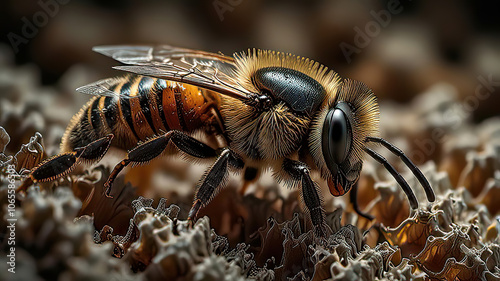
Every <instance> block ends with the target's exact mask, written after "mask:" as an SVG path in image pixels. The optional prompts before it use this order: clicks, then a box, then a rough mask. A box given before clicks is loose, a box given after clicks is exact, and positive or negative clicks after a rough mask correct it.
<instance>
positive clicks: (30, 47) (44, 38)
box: [0, 0, 500, 121]
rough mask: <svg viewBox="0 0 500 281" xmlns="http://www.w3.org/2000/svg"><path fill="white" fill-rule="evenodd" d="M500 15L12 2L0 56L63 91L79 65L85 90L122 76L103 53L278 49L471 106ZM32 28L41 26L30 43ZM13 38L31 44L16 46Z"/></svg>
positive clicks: (283, 5) (376, 82) (407, 95)
mask: <svg viewBox="0 0 500 281" xmlns="http://www.w3.org/2000/svg"><path fill="white" fill-rule="evenodd" d="M395 2H399V6H398V7H400V8H399V9H400V10H402V11H401V12H400V13H398V14H392V15H391V18H390V20H387V22H386V23H387V24H384V25H385V26H381V25H380V24H379V23H376V21H375V19H374V16H373V14H374V13H377V14H380V13H383V11H384V10H388V5H393V4H394V3H395ZM41 3H45V5H44V4H41ZM54 4H55V6H54ZM47 5H48V6H50V10H51V11H54V12H51V14H48V13H47V11H45V10H44V8H43V6H47ZM42 14H45V16H43V15H42ZM497 14H498V8H497V4H495V1H454V0H445V1H430V0H429V1H407V0H401V1H362V0H354V1H352V0H336V1H320V0H314V1H298V0H293V1H290V0H286V1H285V0H282V1H277V0H275V1H263V0H207V1H194V0H177V1H151V0H150V1H143V0H141V1H139V0H137V1H132V0H125V1H124V0H107V1H97V0H95V1H90V0H87V1H84V0H64V1H63V0H60V1H57V0H41V1H35V0H3V1H1V4H0V21H1V24H0V29H1V34H2V36H1V39H0V40H1V41H0V43H2V45H3V47H2V48H0V52H1V53H2V54H3V55H4V56H3V57H4V58H5V59H6V60H9V61H11V63H14V62H15V64H17V65H27V64H34V65H36V66H37V68H39V70H40V72H39V76H40V78H39V80H40V82H41V83H42V84H44V85H55V86H56V87H58V86H60V81H61V77H63V76H64V74H65V73H68V71H69V70H71V69H72V68H73V67H75V66H77V67H83V68H84V69H85V72H86V73H87V74H88V76H85V77H82V78H81V80H79V81H78V82H79V83H87V82H91V81H93V80H95V79H100V78H104V77H107V76H111V75H117V72H114V71H113V70H111V68H110V67H111V66H113V65H114V62H112V61H111V60H110V59H108V58H105V57H103V56H101V55H98V54H96V53H93V52H92V51H91V48H92V47H93V46H96V45H103V44H154V43H165V44H171V45H176V46H182V47H188V48H193V49H201V50H206V51H212V52H218V51H221V52H223V53H224V54H232V53H233V52H237V51H244V50H246V49H248V48H263V49H273V50H279V51H285V52H291V53H294V54H297V55H301V56H306V57H309V58H312V59H314V60H317V61H319V62H321V63H323V64H325V65H327V66H329V67H330V68H333V69H334V70H336V71H337V72H339V73H340V74H341V75H342V76H344V77H350V78H354V79H358V80H361V81H363V82H365V83H366V84H368V86H370V87H371V88H373V89H374V91H375V93H376V94H377V96H378V97H379V98H380V99H381V100H390V99H392V100H395V101H397V102H408V101H409V100H411V99H412V98H413V97H415V96H416V95H418V94H419V93H421V92H423V91H425V90H426V89H428V88H429V87H431V86H432V85H434V84H436V83H441V82H444V83H449V84H451V85H453V86H454V87H455V88H456V90H457V92H458V94H459V96H460V98H462V99H463V98H465V97H467V96H468V95H471V94H473V92H474V90H475V88H476V87H477V85H478V81H477V77H478V76H479V75H483V76H484V77H487V76H488V75H493V76H494V77H497V76H499V75H498V74H499V73H500V70H499V68H500V63H499V58H500V37H499V32H498V31H499V17H498V15H497ZM27 21H28V22H30V23H32V24H34V26H35V31H34V32H31V34H29V36H26V34H24V35H23V30H24V29H26V25H27V23H26V22H27ZM37 22H38V24H37ZM370 24H372V26H373V24H375V25H378V28H379V29H378V30H377V29H375V32H374V33H373V34H375V35H374V36H373V37H368V38H369V40H368V43H367V44H366V46H363V48H358V53H354V54H352V56H350V58H349V59H348V58H346V56H345V55H344V54H343V51H342V49H341V44H342V42H344V44H349V45H350V46H353V47H356V46H357V47H359V45H356V43H355V37H356V28H359V29H361V30H365V29H366V28H367V27H368V26H369V25H370ZM14 34H15V35H14ZM365 34H366V33H365ZM13 36H20V37H22V38H23V41H22V42H21V43H19V42H18V43H17V46H13V45H16V43H14V44H13V43H12V40H13ZM28 37H30V38H28ZM16 38H19V37H16ZM16 49H18V50H16ZM351 59H352V60H351ZM13 61H14V62H13ZM496 81H500V79H497V80H496ZM498 94H499V91H498V87H496V88H495V93H494V95H493V98H492V99H490V100H488V102H484V103H482V104H481V105H480V107H479V108H478V110H475V111H474V113H473V115H474V119H475V120H476V121H479V120H483V119H485V118H487V117H490V116H492V115H496V113H497V112H498V110H497V109H496V104H498V103H499V102H500V99H499V98H498V96H499V95H498ZM0 95H1V93H0ZM78 106H80V105H78Z"/></svg>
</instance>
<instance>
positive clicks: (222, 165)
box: [188, 148, 245, 222]
mask: <svg viewBox="0 0 500 281" xmlns="http://www.w3.org/2000/svg"><path fill="white" fill-rule="evenodd" d="M244 166H245V163H244V162H243V160H242V159H241V158H240V157H239V156H238V155H237V154H236V153H234V152H233V151H232V150H231V149H230V148H224V149H223V150H222V153H221V154H220V155H219V157H218V158H217V160H216V161H215V163H214V164H213V165H212V166H211V167H210V168H209V169H208V170H207V172H205V176H204V177H203V178H202V179H201V181H200V186H199V188H198V189H197V190H196V194H195V196H194V202H193V206H192V207H191V210H190V211H189V216H188V220H189V221H191V222H193V221H194V220H195V219H196V216H197V215H198V211H199V210H200V209H201V208H203V207H205V206H207V205H208V203H210V201H212V199H213V198H214V197H215V195H217V193H218V192H219V190H220V189H221V188H222V187H224V184H225V181H226V179H227V174H228V173H227V172H228V168H229V167H232V168H235V169H238V170H241V169H243V167H244Z"/></svg>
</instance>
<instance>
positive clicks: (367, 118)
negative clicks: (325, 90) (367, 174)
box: [309, 79, 379, 179]
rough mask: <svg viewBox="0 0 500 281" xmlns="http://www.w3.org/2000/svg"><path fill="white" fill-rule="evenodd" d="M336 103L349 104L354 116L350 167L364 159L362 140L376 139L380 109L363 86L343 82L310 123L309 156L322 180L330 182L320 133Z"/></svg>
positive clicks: (348, 81)
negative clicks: (369, 137)
mask: <svg viewBox="0 0 500 281" xmlns="http://www.w3.org/2000/svg"><path fill="white" fill-rule="evenodd" d="M339 102H345V103H347V104H349V106H350V108H351V110H352V114H353V116H351V117H352V119H351V120H353V122H354V124H351V128H352V137H353V140H352V148H351V150H350V152H349V155H348V161H349V163H350V164H351V165H353V164H354V163H356V162H358V161H359V160H361V159H362V158H363V156H364V147H365V146H366V143H365V139H366V137H368V136H372V137H373V136H378V128H379V125H378V123H379V107H378V103H377V97H376V96H375V95H374V94H373V92H372V90H371V89H370V88H368V87H367V86H366V85H365V84H364V83H362V82H359V81H355V80H352V79H345V80H344V81H343V82H342V84H341V85H340V86H339V87H338V88H337V89H336V92H335V94H334V95H332V96H331V97H330V99H329V100H328V103H327V104H326V106H324V107H323V108H322V109H321V111H320V113H319V114H318V115H317V116H316V118H315V119H314V120H313V126H312V128H313V129H312V131H311V135H310V137H309V146H310V150H311V154H312V156H313V158H314V161H315V163H316V165H317V166H318V168H319V169H320V170H321V175H322V177H323V178H325V179H328V178H331V176H332V175H330V171H329V170H328V167H327V166H326V163H325V159H324V157H323V150H322V146H321V145H322V137H321V134H322V129H323V124H324V122H325V117H326V115H327V113H328V111H329V110H330V109H332V108H334V107H335V106H336V105H337V104H338V103H339Z"/></svg>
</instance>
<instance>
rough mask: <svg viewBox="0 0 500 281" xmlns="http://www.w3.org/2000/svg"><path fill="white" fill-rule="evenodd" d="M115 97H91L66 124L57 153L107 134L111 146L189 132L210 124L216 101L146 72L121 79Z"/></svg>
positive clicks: (195, 90)
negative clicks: (110, 137)
mask: <svg viewBox="0 0 500 281" xmlns="http://www.w3.org/2000/svg"><path fill="white" fill-rule="evenodd" d="M120 79H121V81H118V82H117V83H116V84H115V85H114V86H113V87H111V88H110V90H112V91H114V92H115V93H116V96H114V97H112V96H102V97H94V98H92V99H91V100H90V101H89V102H88V103H87V104H86V105H85V106H84V107H83V108H82V109H81V110H80V112H78V113H77V114H76V115H75V116H74V117H73V119H72V120H71V122H70V125H69V126H68V129H67V130H66V133H65V135H64V136H63V141H62V143H61V150H62V151H72V150H74V149H75V148H77V147H82V146H85V145H87V144H88V143H90V142H92V141H95V140H97V139H99V138H101V137H104V136H106V135H108V134H110V133H112V134H114V135H115V138H114V139H113V145H114V146H117V147H120V148H123V149H131V148H133V147H134V146H135V145H136V144H137V142H139V141H144V140H146V139H148V138H149V137H152V136H154V135H159V134H162V133H164V132H168V131H170V130H180V131H186V132H191V131H194V130H197V129H200V128H202V127H204V126H206V125H207V124H209V123H210V124H211V123H212V122H213V119H214V116H213V115H214V111H213V110H211V109H215V112H218V102H217V101H215V100H214V99H213V98H211V97H209V96H210V95H207V93H206V91H205V90H202V89H200V88H198V87H195V86H191V85H186V84H181V83H176V82H171V81H165V80H161V79H156V78H151V77H146V76H126V77H123V78H120Z"/></svg>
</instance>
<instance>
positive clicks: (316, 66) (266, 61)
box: [235, 49, 341, 93]
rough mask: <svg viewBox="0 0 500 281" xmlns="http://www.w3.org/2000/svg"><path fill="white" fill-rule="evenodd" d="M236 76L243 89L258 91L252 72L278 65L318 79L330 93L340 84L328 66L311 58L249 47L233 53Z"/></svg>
mask: <svg viewBox="0 0 500 281" xmlns="http://www.w3.org/2000/svg"><path fill="white" fill-rule="evenodd" d="M235 64H236V69H237V70H236V78H237V81H238V82H239V84H240V85H242V86H243V87H244V88H245V89H247V90H249V91H252V92H253V93H258V92H259V89H257V88H256V87H255V85H254V84H253V83H252V77H253V74H254V73H255V72H256V71H257V70H258V69H261V68H265V67H273V66H279V67H284V68H289V69H293V70H296V71H299V72H302V73H304V74H306V75H308V76H309V77H311V78H313V79H314V80H316V81H318V82H319V83H320V84H321V85H322V86H323V88H325V91H326V92H327V93H331V92H333V91H334V90H335V88H336V87H338V85H339V84H340V80H341V79H340V76H339V75H338V74H337V73H336V72H335V71H333V70H330V71H329V70H328V67H326V66H324V65H322V64H320V63H319V62H315V61H313V60H311V59H308V58H304V57H301V56H296V55H292V54H287V53H282V52H275V51H267V50H258V49H251V50H248V53H239V54H235Z"/></svg>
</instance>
